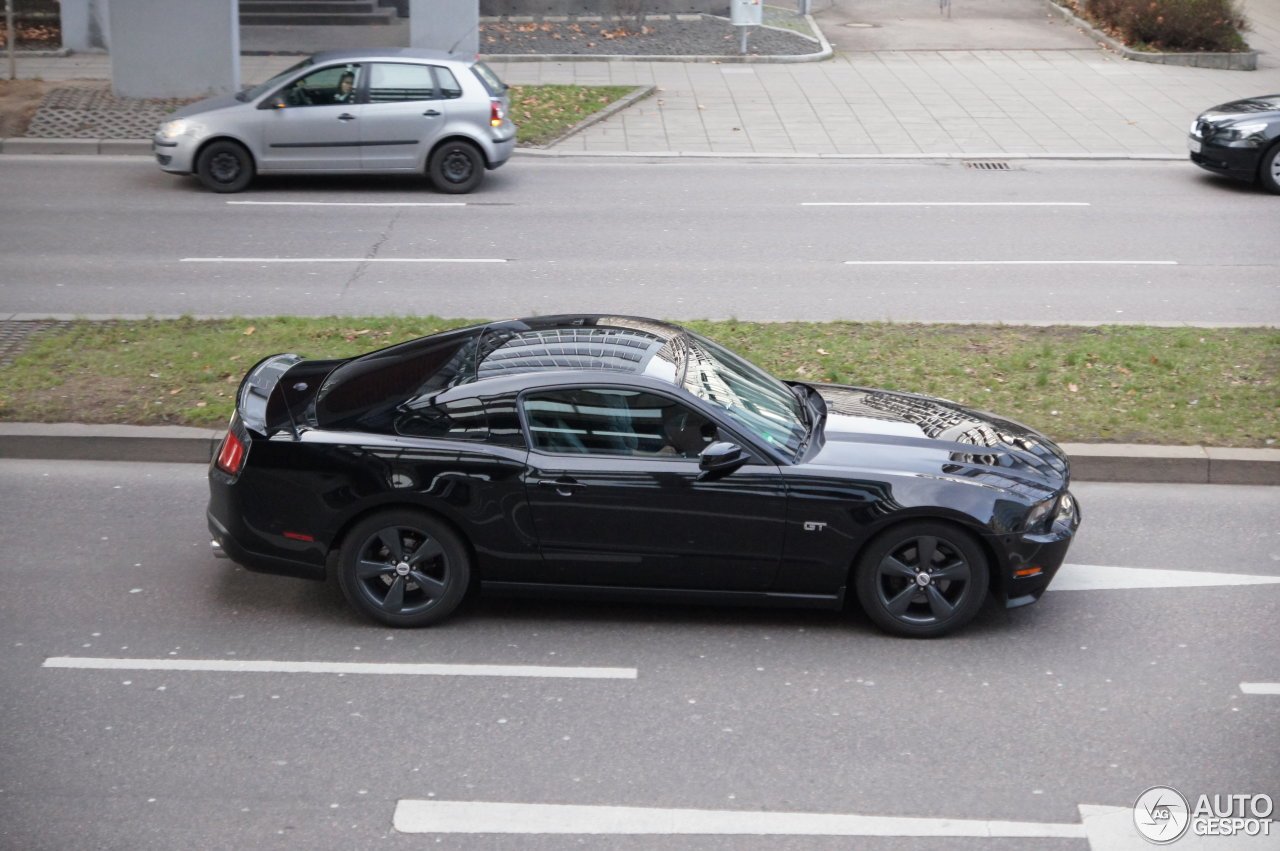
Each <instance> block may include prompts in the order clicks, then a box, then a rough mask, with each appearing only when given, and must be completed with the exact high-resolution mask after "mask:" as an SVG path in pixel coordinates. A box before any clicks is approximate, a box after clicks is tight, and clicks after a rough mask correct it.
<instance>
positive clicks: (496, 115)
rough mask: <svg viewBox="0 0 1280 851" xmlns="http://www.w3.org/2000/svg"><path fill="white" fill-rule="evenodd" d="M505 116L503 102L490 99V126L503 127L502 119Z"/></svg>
mask: <svg viewBox="0 0 1280 851" xmlns="http://www.w3.org/2000/svg"><path fill="white" fill-rule="evenodd" d="M505 117H506V114H505V113H504V112H503V111H502V104H500V103H498V102H497V101H496V100H491V101H489V126H490V127H501V126H502V119H503V118H505Z"/></svg>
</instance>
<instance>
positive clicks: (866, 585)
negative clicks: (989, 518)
mask: <svg viewBox="0 0 1280 851" xmlns="http://www.w3.org/2000/svg"><path fill="white" fill-rule="evenodd" d="M854 569H855V575H854V588H855V591H856V593H857V595H858V602H859V603H861V604H862V608H863V610H864V611H866V613H867V616H868V617H870V618H871V620H872V621H874V622H875V624H876V625H877V626H879V627H880V628H881V629H883V630H884V631H885V632H888V633H891V634H893V635H901V636H906V637H910V638H936V637H938V636H941V635H946V634H947V633H949V632H952V631H954V630H956V629H959V628H960V627H962V626H964V625H965V624H967V623H968V622H969V621H971V620H973V617H974V615H976V614H977V613H978V610H979V609H980V608H982V602H983V600H984V599H985V598H986V594H987V580H988V576H989V572H988V568H987V557H986V555H985V554H984V553H983V551H982V547H981V546H980V545H979V544H978V543H977V541H975V540H974V539H973V537H972V536H971V535H969V534H968V533H967V532H965V531H964V530H962V529H960V528H959V527H957V526H952V525H950V524H947V523H938V522H933V521H922V520H913V521H911V522H909V523H904V524H902V525H900V526H895V527H894V528H892V529H889V530H887V531H885V532H882V533H881V534H880V535H878V536H876V537H875V538H874V539H873V540H872V541H871V543H870V544H868V545H867V548H866V550H864V551H863V553H862V555H861V556H860V557H859V559H858V563H857V565H856V566H855V568H854Z"/></svg>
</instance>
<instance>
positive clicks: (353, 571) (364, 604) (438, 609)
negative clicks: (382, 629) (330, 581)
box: [338, 510, 471, 627]
mask: <svg viewBox="0 0 1280 851" xmlns="http://www.w3.org/2000/svg"><path fill="white" fill-rule="evenodd" d="M470 582H471V559H470V555H469V554H468V552H467V548H466V547H465V546H464V545H463V543H462V541H461V540H460V539H459V538H458V536H457V535H455V534H454V533H453V531H452V530H451V529H449V527H448V526H446V525H444V524H443V523H441V522H440V521H438V520H436V519H434V518H432V517H430V516H429V515H427V514H422V513H419V512H416V511H410V510H396V511H387V512H384V513H381V514H376V515H373V516H372V517H368V518H366V519H364V520H362V521H361V522H360V523H358V524H356V526H355V527H354V528H352V529H351V531H350V533H349V534H348V535H347V537H346V540H345V541H344V543H343V546H342V551H341V554H340V561H339V571H338V584H339V585H340V586H341V587H342V593H343V595H344V596H346V598H347V600H348V602H350V603H351V605H353V606H355V607H356V608H357V609H359V610H360V611H361V612H363V613H365V614H367V615H369V616H370V617H372V618H373V619H374V620H378V621H381V622H382V623H385V624H387V625H389V626H398V627H416V626H426V625H427V624H431V623H435V622H437V621H440V620H443V619H444V618H446V617H448V616H449V615H450V614H452V613H453V610H454V609H456V608H457V607H458V604H459V603H461V602H462V598H463V597H464V596H465V595H466V593H467V586H468V585H469V584H470Z"/></svg>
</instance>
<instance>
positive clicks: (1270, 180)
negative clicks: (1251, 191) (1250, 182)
mask: <svg viewBox="0 0 1280 851" xmlns="http://www.w3.org/2000/svg"><path fill="white" fill-rule="evenodd" d="M1258 180H1260V181H1261V182H1262V186H1263V188H1264V189H1266V190H1267V191H1268V192H1273V193H1275V194H1276V195H1280V142H1276V143H1275V144H1274V145H1272V146H1271V147H1270V148H1268V149H1267V150H1266V151H1265V152H1264V153H1263V154H1262V162H1261V163H1259V164H1258Z"/></svg>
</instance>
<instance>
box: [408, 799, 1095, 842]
mask: <svg viewBox="0 0 1280 851" xmlns="http://www.w3.org/2000/svg"><path fill="white" fill-rule="evenodd" d="M392 823H393V824H394V826H395V829H396V830H397V831H399V832H401V833H522V834H535V833H537V834H547V833H555V834H596V835H599V834H615V835H616V834H644V835H690V834H701V835H707V834H722V835H751V836H981V837H997V836H998V837H1017V838H1022V839H1028V838H1035V839H1060V838H1067V839H1083V838H1085V829H1084V825H1083V824H1054V823H1051V822H1030V821H982V820H977V819H942V818H903V817H895V816H861V815H846V814H842V813H787V812H759V811H754V810H753V811H747V810H685V809H659V808H656V807H610V806H578V805H568V804H514V803H493V802H489V801H436V800H421V799H411V798H406V799H402V800H400V801H398V802H397V803H396V811H395V816H394V819H393V822H392Z"/></svg>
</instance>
